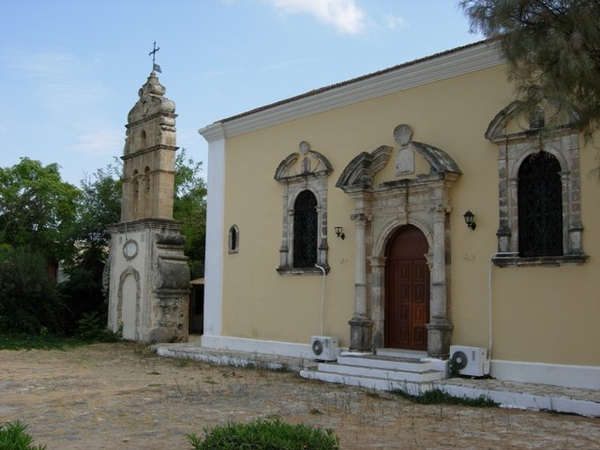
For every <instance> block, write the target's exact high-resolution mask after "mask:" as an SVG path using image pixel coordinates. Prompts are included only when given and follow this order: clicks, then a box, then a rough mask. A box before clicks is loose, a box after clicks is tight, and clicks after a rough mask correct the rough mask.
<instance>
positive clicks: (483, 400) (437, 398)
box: [392, 389, 498, 407]
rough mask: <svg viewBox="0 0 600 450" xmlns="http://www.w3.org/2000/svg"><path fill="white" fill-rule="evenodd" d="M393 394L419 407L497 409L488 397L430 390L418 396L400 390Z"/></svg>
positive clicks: (495, 404) (496, 404)
mask: <svg viewBox="0 0 600 450" xmlns="http://www.w3.org/2000/svg"><path fill="white" fill-rule="evenodd" d="M392 393H393V394H395V395H397V396H399V397H402V398H406V399H407V400H410V401H412V402H414V403H417V404H419V405H458V406H475V407H497V406H498V403H496V402H494V401H493V400H492V399H490V398H489V397H485V396H480V397H478V398H468V397H457V396H454V395H450V394H448V393H446V392H444V391H442V390H440V389H431V390H429V391H425V392H423V393H422V394H420V395H412V394H409V393H407V392H406V391H404V390H402V389H396V390H393V391H392Z"/></svg>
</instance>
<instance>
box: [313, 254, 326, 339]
mask: <svg viewBox="0 0 600 450" xmlns="http://www.w3.org/2000/svg"><path fill="white" fill-rule="evenodd" d="M315 267H316V268H317V269H321V271H322V272H323V290H322V292H321V317H320V320H321V328H320V335H321V336H323V315H324V314H325V280H326V275H327V273H326V272H325V268H324V267H321V266H320V265H318V264H315Z"/></svg>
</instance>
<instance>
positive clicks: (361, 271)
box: [348, 213, 373, 353]
mask: <svg viewBox="0 0 600 450" xmlns="http://www.w3.org/2000/svg"><path fill="white" fill-rule="evenodd" d="M350 218H351V219H352V221H353V222H354V223H355V225H356V255H355V260H356V263H355V271H354V316H353V317H352V319H350V321H349V322H348V323H349V324H350V351H351V352H359V353H367V352H368V353H370V352H371V351H372V343H371V329H372V327H373V322H372V321H371V319H370V318H369V317H368V310H367V259H366V225H367V220H368V218H367V216H366V215H365V214H362V213H359V214H352V215H351V216H350Z"/></svg>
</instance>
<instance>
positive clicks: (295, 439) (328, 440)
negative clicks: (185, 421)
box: [187, 419, 339, 450]
mask: <svg viewBox="0 0 600 450" xmlns="http://www.w3.org/2000/svg"><path fill="white" fill-rule="evenodd" d="M204 434H205V437H204V440H202V439H200V438H198V437H197V436H196V435H195V434H189V435H187V438H188V441H189V442H190V444H191V445H192V446H193V448H194V449H195V450H239V449H246V450H308V449H310V450H338V449H339V438H338V437H337V436H336V435H335V433H334V431H333V430H331V429H326V430H323V429H321V428H318V427H314V426H310V425H304V424H297V425H290V424H288V423H285V422H283V421H281V420H280V419H275V420H258V421H255V422H251V423H248V424H241V423H228V424H227V425H223V426H217V427H215V428H212V429H207V428H205V429H204Z"/></svg>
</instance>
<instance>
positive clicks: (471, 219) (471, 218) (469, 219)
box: [463, 211, 477, 230]
mask: <svg viewBox="0 0 600 450" xmlns="http://www.w3.org/2000/svg"><path fill="white" fill-rule="evenodd" d="M463 217H464V218H465V223H466V224H467V226H468V227H469V228H470V229H471V230H474V229H475V228H477V224H476V223H475V214H473V213H472V212H471V211H467V212H466V213H465V215H464V216H463Z"/></svg>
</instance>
